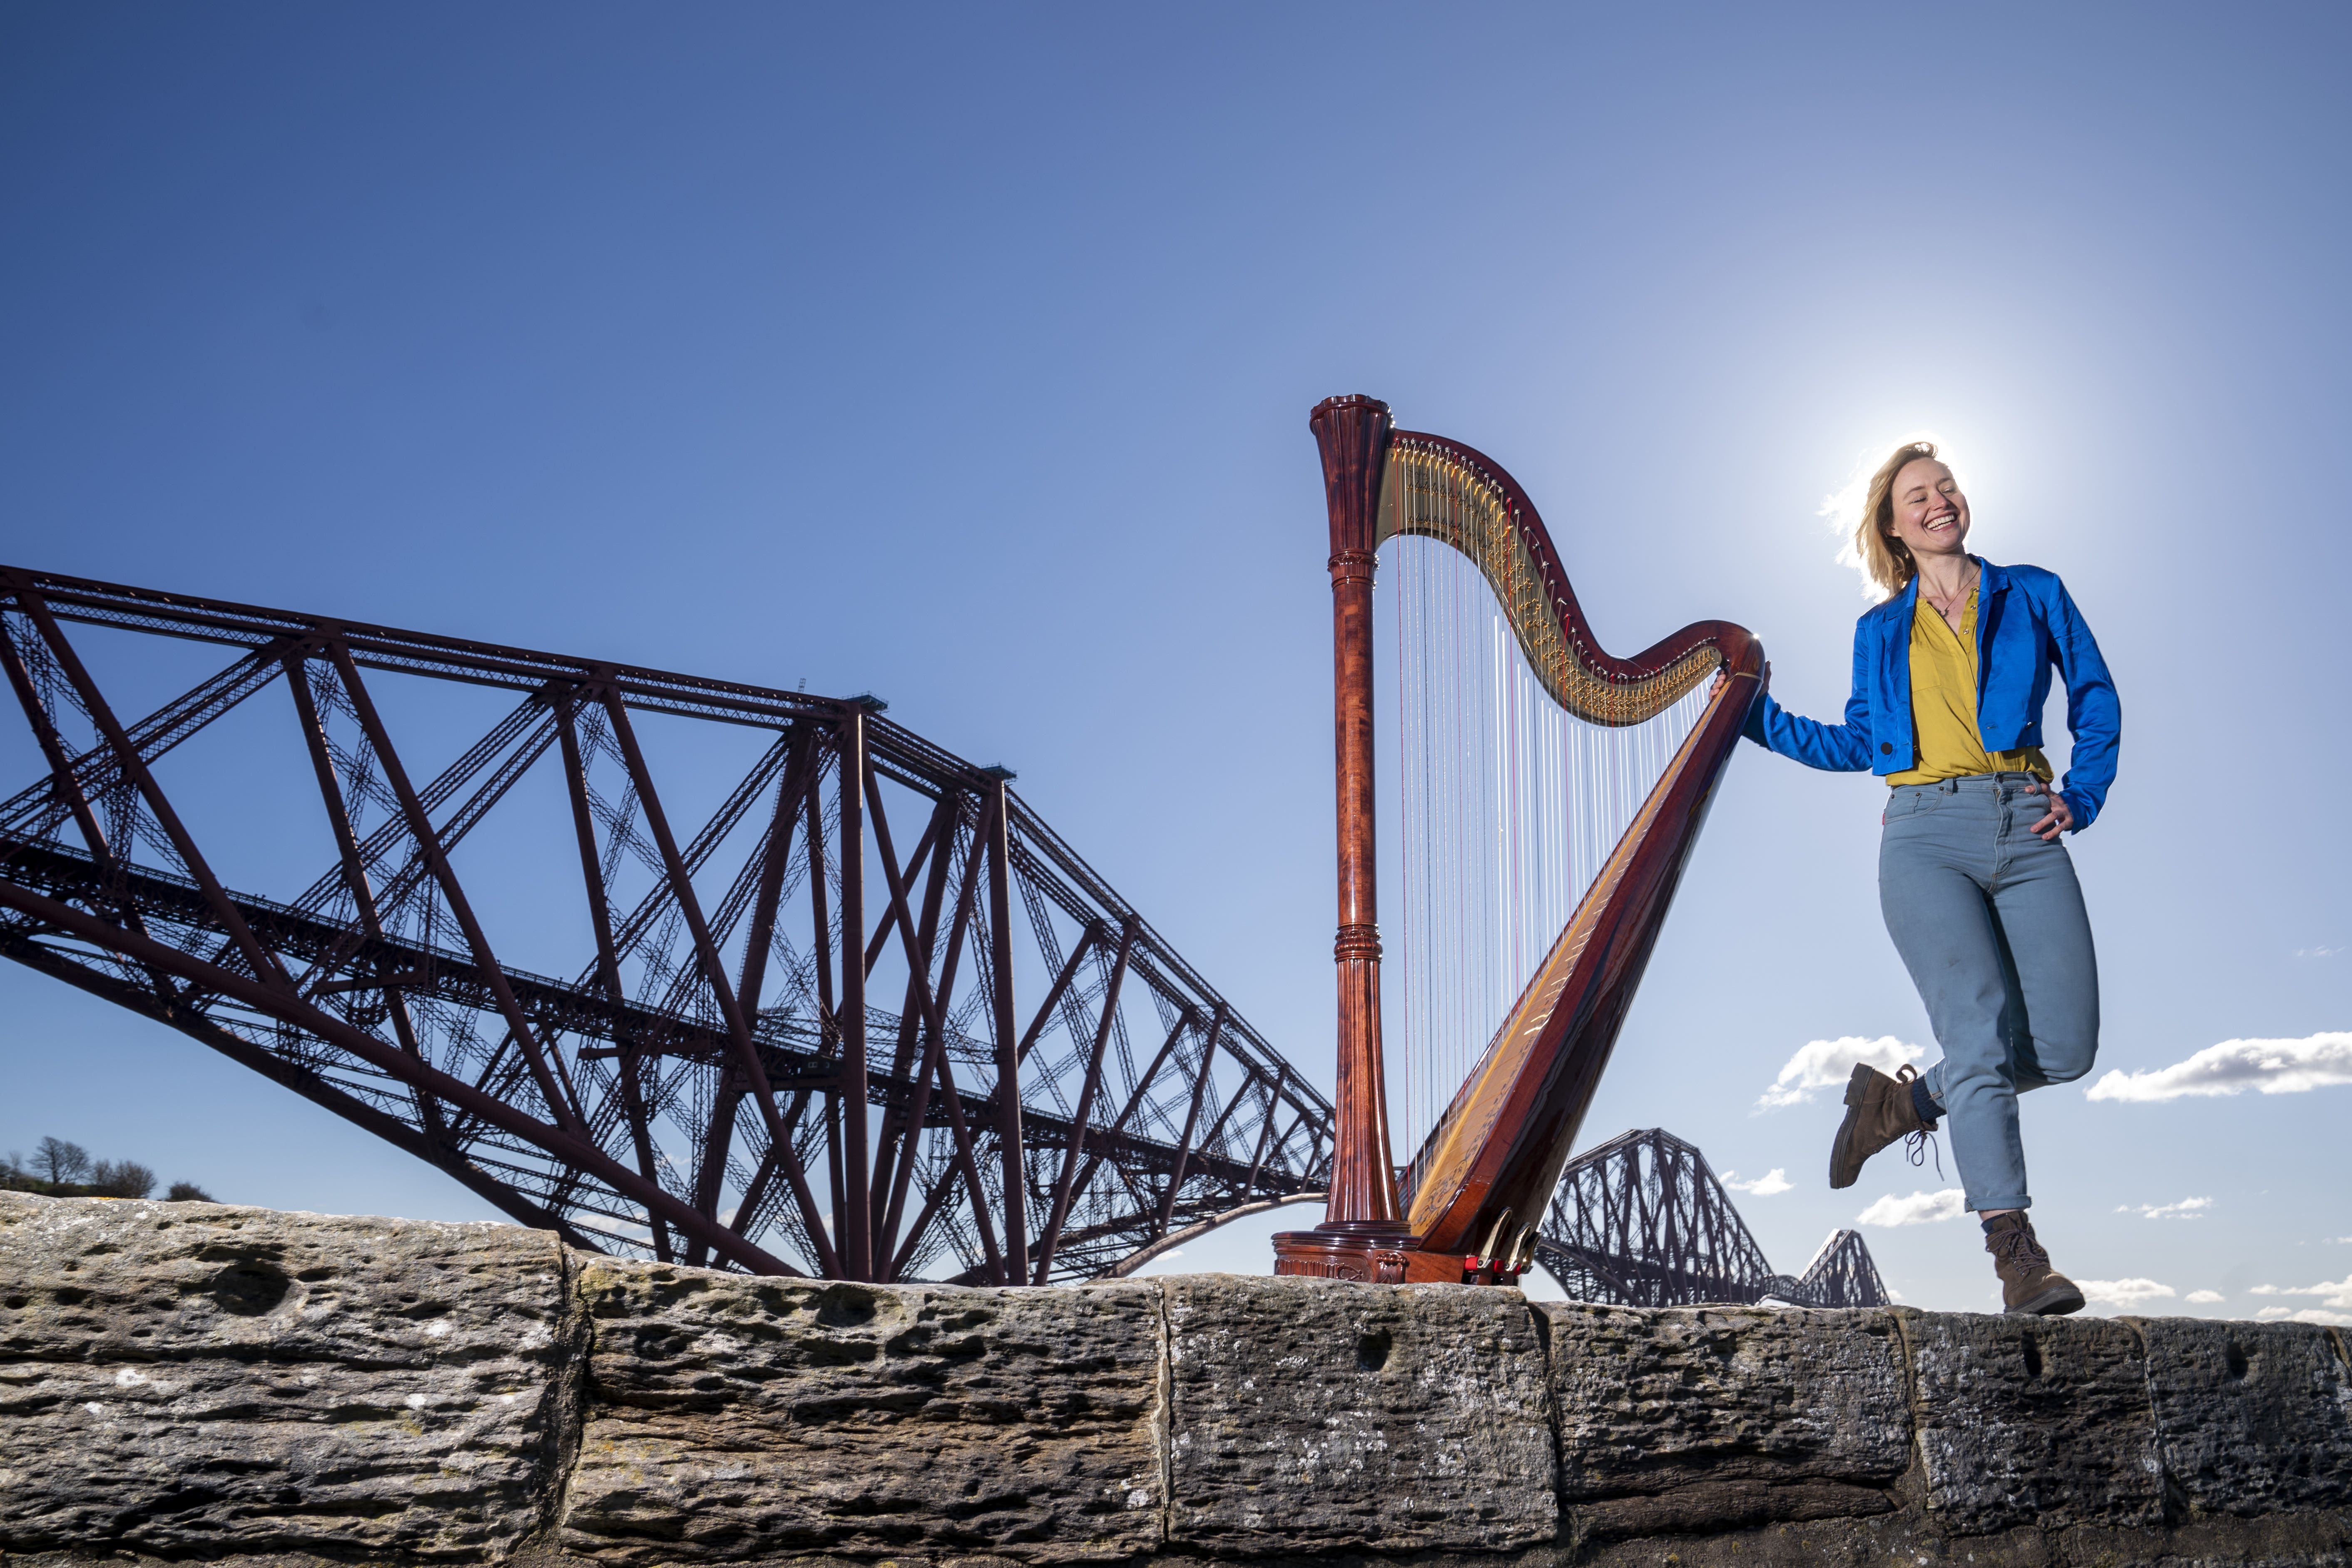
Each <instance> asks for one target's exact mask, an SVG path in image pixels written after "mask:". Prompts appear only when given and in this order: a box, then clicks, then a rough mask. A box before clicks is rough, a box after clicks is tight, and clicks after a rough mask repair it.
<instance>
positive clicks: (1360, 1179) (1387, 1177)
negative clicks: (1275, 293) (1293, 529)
mask: <svg viewBox="0 0 2352 1568" xmlns="http://www.w3.org/2000/svg"><path fill="white" fill-rule="evenodd" d="M1307 426H1308V428H1310V429H1312V430H1313V431H1314V432H1315V440H1316V445H1317V446H1318V447H1320V448H1321V450H1322V454H1323V489H1324V497H1325V500H1326V501H1327V503H1328V507H1329V510H1330V515H1331V560H1330V572H1331V632H1332V677H1333V681H1332V689H1333V721H1334V726H1335V730H1336V734H1335V741H1336V743H1337V756H1336V762H1337V764H1338V767H1337V773H1338V784H1339V802H1338V804H1339V940H1338V941H1337V942H1335V943H1334V944H1333V947H1332V956H1333V958H1334V959H1335V960H1336V961H1337V963H1338V967H1339V1100H1338V1106H1337V1110H1338V1116H1337V1121H1336V1125H1335V1126H1334V1129H1333V1139H1332V1153H1331V1194H1330V1197H1329V1199H1328V1201H1327V1203H1326V1205H1325V1209H1324V1220H1323V1223H1322V1224H1321V1225H1319V1226H1316V1227H1315V1228H1314V1229H1313V1230H1305V1231H1286V1232H1284V1233H1283V1234H1281V1235H1279V1236H1276V1237H1275V1238H1274V1254H1275V1262H1274V1271H1275V1272H1276V1274H1295V1275H1305V1276H1309V1277H1313V1278H1318V1279H1360V1280H1364V1281H1367V1282H1370V1283H1386V1284H1397V1283H1402V1281H1403V1279H1404V1278H1405V1268H1406V1258H1407V1255H1408V1254H1409V1253H1411V1252H1412V1250H1413V1247H1414V1241H1415V1238H1414V1237H1413V1235H1412V1231H1411V1230H1409V1229H1408V1228H1407V1227H1406V1226H1405V1222H1404V1219H1403V1216H1402V1205H1401V1204H1400V1203H1399V1201H1398V1198H1397V1184H1396V1166H1395V1163H1394V1162H1393V1161H1392V1160H1391V1157H1390V1153H1389V1114H1388V1088H1387V1083H1386V1075H1385V1073H1384V1070H1383V1067H1382V1062H1381V937H1380V900H1379V896H1378V876H1377V860H1376V856H1375V838H1374V827H1375V824H1376V821H1377V818H1376V816H1375V812H1374V804H1373V792H1372V780H1373V773H1372V571H1373V565H1374V562H1375V560H1376V553H1375V552H1376V547H1377V546H1378V544H1379V536H1378V525H1379V521H1380V519H1379V511H1380V500H1381V478H1382V476H1383V474H1384V473H1385V471H1386V469H1387V467H1388V451H1389V437H1390V434H1391V431H1392V430H1393V429H1394V427H1395V426H1394V421H1393V420H1391V418H1390V416H1389V409H1388V405H1387V404H1385V403H1381V402H1380V401H1378V400H1377V399H1374V398H1370V397H1363V396H1348V397H1331V398H1326V399H1325V400H1324V401H1323V402H1321V403H1319V404H1318V405H1316V406H1315V412H1314V414H1313V415H1312V416H1310V417H1309V419H1308V421H1307Z"/></svg>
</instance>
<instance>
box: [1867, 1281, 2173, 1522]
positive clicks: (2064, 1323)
mask: <svg viewBox="0 0 2352 1568" xmlns="http://www.w3.org/2000/svg"><path fill="white" fill-rule="evenodd" d="M1903 1320H1904V1330H1905V1332H1906V1335H1907V1336H1908V1338H1909V1340H1910V1343H1911V1352H1912V1366H1913V1369H1914V1375H1915V1376H1916V1379H1917V1387H1918V1421H1919V1457H1920V1458H1921V1460H1922V1462H1923V1464H1924V1466H1925V1468H1926V1471H1927V1508H1928V1510H1929V1512H1930V1513H1931V1514H1933V1515H1935V1516H1937V1518H1938V1519H1939V1520H1940V1521H1941V1522H1942V1524H1943V1526H1944V1528H1946V1529H1948V1530H1951V1531H1958V1532H1959V1533H1962V1534H1976V1533H1979V1532H1983V1531H1995V1530H2005V1529H2008V1528H2009V1527H2011V1526H2012V1525H2021V1524H2038V1525H2040V1526H2041V1527H2042V1528H2044V1529H2053V1528H2060V1527H2063V1526H2067V1525H2074V1524H2118V1525H2134V1526H2144V1525H2152V1524H2155V1523H2157V1522H2158V1521H2160V1520H2161V1519H2162V1517H2163V1496H2164V1478H2163V1469H2162V1466H2161V1465H2160V1464H2159V1463H2158V1458H2157V1451H2156V1424H2155V1420H2154V1417H2153V1415H2151V1413H2150V1410H2149V1406H2148V1389H2147V1356H2146V1354H2145V1353H2144V1352H2143V1351H2142V1349H2141V1344H2140V1336H2139V1331H2138V1330H2137V1329H2136V1328H2135V1327H2133V1326H2132V1325H2131V1324H2130V1323H2128V1322H2123V1321H2116V1320H2112V1319H2098V1318H2075V1319H2046V1318H2011V1317H1980V1316H1977V1315H1974V1314H1962V1313H1957V1312H1910V1311H1906V1312H1904V1313H1903Z"/></svg>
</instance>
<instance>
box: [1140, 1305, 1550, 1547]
mask: <svg viewBox="0 0 2352 1568" xmlns="http://www.w3.org/2000/svg"><path fill="white" fill-rule="evenodd" d="M1160 1283H1161V1284H1162V1285H1163V1286H1164V1288H1165V1289H1166V1290H1167V1292H1168V1335H1169V1381H1170V1389H1171V1432H1170V1445H1169V1488H1170V1494H1171V1497H1170V1502H1171V1506H1170V1510H1169V1519H1170V1535H1171V1539H1172V1540H1173V1541H1175V1542H1180V1543H1183V1544H1187V1545H1192V1546H1196V1547H1202V1548H1206V1549H1208V1550H1210V1551H1213V1552H1224V1553H1276V1552H1297V1551H1302V1550H1315V1549H1321V1550H1346V1549H1365V1548H1370V1549H1375V1550H1381V1551H1389V1552H1409V1551H1419V1550H1429V1549H1450V1550H1457V1551H1458V1550H1465V1549H1467V1550H1475V1551H1499V1550H1504V1549H1507V1548H1512V1547H1520V1546H1528V1545H1531V1544H1535V1543H1538V1542H1550V1541H1552V1540H1553V1539H1554V1538H1555V1537H1556V1535H1557V1534H1558V1531H1559V1502H1558V1500H1557V1498H1556V1496H1555V1493H1554V1483H1555V1470H1554V1463H1553V1456H1552V1442H1551V1431H1550V1425H1549V1421H1548V1420H1547V1419H1546V1412H1545V1408H1544V1367H1543V1355H1542V1351H1541V1347H1540V1346H1539V1345H1538V1343H1537V1341H1536V1336H1535V1332H1534V1328H1533V1322H1532V1320H1531V1318H1530V1316H1529V1314H1528V1308H1527V1303H1526V1302H1525V1300H1523V1299H1522V1298H1521V1297H1520V1295H1519V1293H1518V1292H1517V1291H1516V1290H1494V1289H1485V1290H1465V1289H1458V1288H1455V1287H1450V1286H1444V1285H1413V1286H1404V1287H1396V1286H1378V1285H1350V1284H1342V1283H1338V1282H1333V1281H1326V1280H1307V1279H1237V1278H1234V1277H1232V1276H1226V1275H1214V1274H1202V1275H1192V1276H1181V1277H1176V1278H1171V1279H1164V1280H1162V1281H1161V1282H1160Z"/></svg>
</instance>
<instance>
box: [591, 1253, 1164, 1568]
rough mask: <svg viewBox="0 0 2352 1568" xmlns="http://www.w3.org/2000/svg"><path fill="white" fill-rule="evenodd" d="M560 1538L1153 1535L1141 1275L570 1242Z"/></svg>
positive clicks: (752, 1552)
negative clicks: (847, 1279) (958, 1277)
mask: <svg viewBox="0 0 2352 1568" xmlns="http://www.w3.org/2000/svg"><path fill="white" fill-rule="evenodd" d="M580 1289H581V1292H582V1295H583V1300H585V1302H586V1304H587V1309H588V1315H589V1319H590V1322H591V1325H592V1332H593V1347H594V1348H593V1352H591V1357H590V1363H589V1365H590V1371H589V1404H588V1408H587V1415H586V1422H585V1426H584V1427H583V1434H582V1440H581V1447H580V1459H579V1466H578V1468H577V1470H576V1472H575V1473H574V1475H573V1477H572V1488H571V1495H570V1499H569V1502H568V1506H567V1507H566V1510H565V1513H564V1519H563V1525H562V1534H561V1541H562V1545H563V1546H564V1548H565V1549H566V1550H568V1551H571V1552H578V1553H581V1554H583V1555H586V1556H590V1557H593V1558H597V1559H599V1560H602V1561H604V1562H607V1563H630V1564H635V1563H667V1562H709V1561H719V1560H725V1559H731V1558H742V1557H771V1556H776V1555H782V1554H793V1555H798V1554H803V1553H843V1554H849V1555H875V1554H890V1553H899V1552H909V1551H924V1550H929V1551H931V1552H973V1551H982V1550H985V1551H988V1552H994V1553H997V1554H999V1555H1003V1556H1009V1557H1013V1558H1016V1559H1020V1560H1024V1561H1032V1562H1040V1561H1042V1562H1054V1561H1066V1560H1075V1559H1087V1558H1107V1557H1120V1556H1126V1555H1129V1554H1132V1553H1136V1552H1149V1551H1150V1550H1151V1549H1152V1548H1153V1547H1155V1546H1157V1545H1158V1544H1159V1540H1160V1510H1161V1507H1162V1501H1163V1500H1162V1482H1161V1477H1160V1436H1159V1426H1160V1407H1161V1395H1160V1296H1159V1291H1158V1289H1157V1288H1156V1287H1155V1286H1153V1285H1152V1284H1150V1283H1149V1282H1144V1281H1138V1282H1134V1283H1128V1282H1120V1283H1115V1284H1107V1285H1097V1286H1087V1287H1084V1288H1081V1289H1072V1290H1053V1291H1040V1290H1018V1289H957V1288H954V1287H950V1286H869V1285H846V1284H824V1283H820V1282H814V1281H801V1280H782V1279H747V1278H744V1277H743V1276H740V1275H730V1274H722V1273H718V1272H714V1271H709V1270H703V1269H695V1268H671V1267H667V1266H665V1265H660V1264H643V1263H625V1262H618V1261H614V1260H611V1259H605V1258H595V1259H590V1260H587V1261H586V1262H585V1264H584V1266H583V1268H582V1270H581V1276H580Z"/></svg>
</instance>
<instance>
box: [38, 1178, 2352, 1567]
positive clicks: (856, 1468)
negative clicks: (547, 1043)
mask: <svg viewBox="0 0 2352 1568" xmlns="http://www.w3.org/2000/svg"><path fill="white" fill-rule="evenodd" d="M0 1555H5V1557H6V1560H7V1563H8V1568H16V1564H17V1563H19V1562H21V1561H23V1560H26V1559H30V1560H33V1561H41V1560H45V1559H46V1560H49V1561H56V1562H61V1563H62V1562H66V1561H77V1560H79V1561H92V1560H95V1559H96V1558H98V1557H100V1556H104V1557H109V1558H112V1559H114V1560H116V1561H122V1560H125V1559H173V1560H183V1561H196V1562H205V1563H230V1562H235V1561H241V1560H269V1559H274V1560H276V1561H278V1563H289V1562H293V1561H335V1562H384V1563H509V1562H511V1563H517V1564H519V1565H520V1568H530V1565H545V1568H556V1565H557V1564H567V1565H570V1568H590V1565H592V1564H604V1565H610V1568H655V1565H656V1564H667V1563H697V1564H699V1563H713V1564H716V1563H766V1562H781V1561H788V1560H799V1561H803V1562H816V1561H824V1562H829V1563H835V1564H838V1565H841V1568H853V1565H862V1564H870V1565H872V1568H921V1565H925V1564H933V1563H936V1564H939V1565H940V1568H949V1565H950V1564H955V1565H959V1568H961V1565H969V1568H1013V1565H1014V1564H1026V1563H1040V1564H1046V1563H1118V1562H1137V1561H1139V1560H1143V1559H1151V1560H1154V1562H1155V1563H1166V1564H1169V1565H1171V1568H1173V1565H1175V1564H1177V1563H1185V1562H1188V1561H1197V1560H1203V1559H1212V1558H1216V1559H1224V1560H1228V1561H1235V1560H1255V1561H1258V1562H1262V1563H1278V1562H1282V1561H1284V1560H1292V1561H1295V1560H1297V1559H1302V1558H1306V1557H1308V1556H1315V1557H1318V1558H1319V1559H1321V1560H1323V1561H1325V1562H1328V1563H1333V1564H1335V1565H1337V1564H1343V1563H1344V1564H1366V1565H1367V1568H1369V1565H1370V1564H1371V1563H1374V1562H1376V1561H1377V1562H1387V1561H1395V1562H1398V1563H1406V1562H1410V1563H1415V1564H1430V1565H1432V1568H1435V1565H1439V1564H1447V1565H1450V1564H1457V1563H1458V1564H1465V1565H1468V1564H1491V1565H1493V1568H1518V1565H1519V1564H1522V1563H1524V1564H1527V1565H1528V1568H1554V1565H1559V1568H1565V1565H1567V1564H1569V1563H1635V1562H1639V1563H1675V1564H1690V1565H1693V1568H1696V1565H1698V1564H1703V1563H1816V1562H1835V1563H1869V1562H1893V1561H1896V1560H1898V1559H1899V1560H1900V1561H1903V1562H1906V1563H1929V1562H1936V1563H1945V1562H1948V1563H1984V1564H1999V1563H2181V1564H2188V1563H2200V1564H2201V1563H2211V1564H2221V1563H2246V1564H2252V1563H2282V1564H2283V1563H2346V1562H2352V1374H2347V1346H2346V1344H2345V1342H2344V1340H2343V1338H2342V1336H2340V1335H2339V1334H2338V1333H2337V1332H2336V1331H2333V1330H2329V1329H2325V1328H2317V1327H2309V1326H2303V1325H2292V1324H2252V1323H2241V1322H2210V1321H2192V1320H2184V1319H2154V1320H2137V1319H2078V1320H2015V1319H2007V1318H2000V1317H1982V1316H1973V1315H1966V1314H1945V1313H1931V1312H1917V1311H1913V1310H1906V1309H1895V1310H1888V1311H1853V1312H1805V1311H1769V1310H1757V1309H1748V1308H1726V1309H1698V1310H1667V1311H1633V1310H1622V1309H1615V1308H1606V1307H1585V1306H1572V1305H1562V1304H1558V1303H1529V1302H1528V1301H1526V1300H1523V1299H1522V1298H1521V1297H1520V1296H1519V1295H1518V1293H1517V1292H1516V1291H1510V1290H1493V1289H1485V1290H1471V1289H1458V1288H1453V1287H1446V1286H1407V1287H1377V1286H1355V1285H1341V1284H1333V1283H1324V1282H1316V1281H1307V1280H1293V1279H1271V1278H1267V1279H1240V1278H1234V1277H1231V1276H1213V1275H1212V1276H1194V1277H1189V1278H1179V1279H1146V1280H1125V1281H1118V1282H1115V1283H1108V1284H1103V1285H1096V1286H1088V1287H1083V1288H1079V1289H1055V1290H997V1289H955V1288H950V1287H946V1286H928V1285H916V1286H905V1287H879V1286H862V1285H844V1284H827V1283H823V1282H818V1281H804V1280H778V1279H749V1278H746V1277H743V1276H740V1275H729V1274H719V1273H713V1272H707V1271H703V1270H698V1269H691V1268H671V1267H667V1266H662V1265H656V1264H648V1263H636V1262H627V1261H619V1260H615V1259H611V1258H596V1257H586V1256H583V1255H580V1254H576V1253H570V1252H567V1251H566V1250H565V1249H564V1248H563V1247H561V1246H559V1245H558V1244H557V1243H556V1242H555V1241H554V1239H553V1238H552V1237H550V1236H548V1235H546V1234H544V1233H540V1232H534V1231H525V1230H518V1229H514V1228H511V1227H506V1226H463V1225H432V1224H420V1223H415V1222H412V1221H404V1220H373V1219H344V1218H331V1217H326V1216H322V1215H289V1214H274V1213H270V1212H268V1211H265V1210H259V1209H246V1208H233V1207H227V1206H223V1205H200V1204H162V1203H146V1202H108V1201H104V1200H98V1199H45V1198H35V1197H29V1196H25V1195H22V1194H0Z"/></svg>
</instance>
